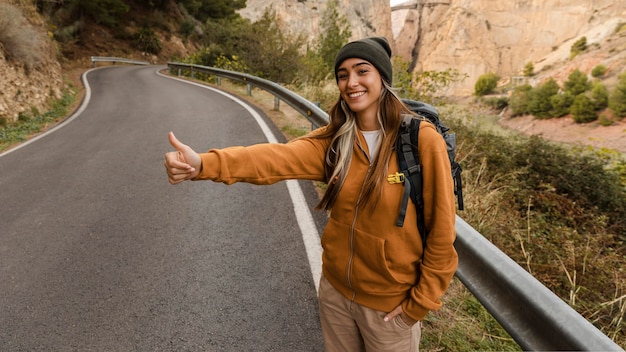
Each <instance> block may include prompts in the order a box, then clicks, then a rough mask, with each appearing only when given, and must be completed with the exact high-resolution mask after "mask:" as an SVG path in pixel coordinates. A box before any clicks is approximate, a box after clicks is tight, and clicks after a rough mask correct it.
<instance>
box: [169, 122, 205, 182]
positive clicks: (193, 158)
mask: <svg viewBox="0 0 626 352" xmlns="http://www.w3.org/2000/svg"><path fill="white" fill-rule="evenodd" d="M168 138H169V140H170V144H171V145H172V147H174V149H176V151H174V152H169V153H165V170H166V172H167V178H168V180H169V182H170V183H171V184H173V185H175V184H178V183H181V182H183V181H186V180H191V179H192V178H194V177H196V176H198V174H200V169H201V166H202V160H201V159H200V155H199V154H198V153H196V152H195V151H193V149H191V148H190V147H189V146H188V145H185V144H183V143H181V142H180V141H179V140H178V139H176V136H174V133H172V132H170V133H169V134H168Z"/></svg>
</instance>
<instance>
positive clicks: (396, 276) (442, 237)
mask: <svg viewBox="0 0 626 352" xmlns="http://www.w3.org/2000/svg"><path fill="white" fill-rule="evenodd" d="M324 128H326V127H322V128H321V129H319V130H316V131H313V132H311V133H310V134H309V135H307V136H304V137H301V138H298V139H295V140H293V141H291V142H289V143H286V144H258V145H253V146H248V147H229V148H224V149H219V150H218V149H212V150H209V151H208V152H207V153H203V154H200V156H201V159H202V170H201V172H200V175H199V176H198V177H197V178H196V179H203V180H212V181H216V182H223V183H225V184H232V183H235V182H249V183H253V184H272V183H276V182H278V181H281V180H287V179H307V180H315V181H325V180H324V160H325V157H326V149H327V148H328V147H329V145H330V139H319V138H312V137H311V136H313V135H316V134H319V133H320V131H321V130H322V129H324ZM368 155H369V153H368V149H367V143H366V142H365V139H364V138H363V135H362V134H361V133H359V134H358V140H357V141H356V142H355V144H354V149H353V156H352V162H351V165H350V168H349V171H348V175H347V178H346V181H345V183H344V185H343V187H342V188H341V190H340V193H339V196H338V198H337V201H336V202H335V204H334V206H333V208H332V209H331V211H330V214H329V220H328V224H327V225H326V228H325V229H324V232H323V234H322V238H321V241H322V248H323V250H324V251H323V255H322V262H323V264H322V272H323V274H324V276H325V277H326V278H327V279H328V281H329V282H330V283H331V284H332V285H333V287H335V288H336V289H337V290H338V291H340V292H341V293H342V294H343V295H344V296H345V297H346V298H347V299H350V300H354V302H356V303H358V304H361V305H363V306H366V307H369V308H372V309H375V310H379V311H383V312H390V311H391V310H393V309H394V308H395V307H397V306H398V305H399V304H402V307H403V310H404V312H405V313H406V314H407V315H409V316H410V317H411V318H413V319H415V320H422V319H423V318H424V317H425V316H426V314H427V313H428V312H429V311H430V310H437V309H439V308H440V307H441V301H440V297H441V296H442V295H443V294H444V293H445V291H446V289H447V288H448V286H449V284H450V281H451V279H452V277H453V275H454V273H455V271H456V268H457V265H458V257H457V253H456V251H455V249H454V246H453V244H454V240H455V236H456V233H455V228H454V222H455V216H456V212H455V204H454V191H453V181H452V178H451V176H450V175H451V171H450V162H449V160H448V156H447V150H446V145H445V142H444V141H443V138H442V137H441V136H440V135H439V134H438V133H437V131H436V130H435V128H434V126H432V125H431V124H429V123H422V124H421V128H420V133H419V155H420V161H421V165H422V173H423V184H424V191H423V195H424V203H425V209H424V218H425V221H426V226H427V228H428V229H429V230H430V232H429V235H428V239H427V245H426V251H425V253H424V256H423V260H422V250H423V246H422V241H421V239H420V235H419V232H418V230H417V221H416V218H417V215H416V211H415V207H414V205H413V204H412V202H409V206H408V208H407V211H406V214H407V215H406V218H405V222H404V226H403V227H398V226H396V219H397V216H398V211H399V207H400V202H401V199H402V195H403V191H404V186H403V185H402V184H399V183H396V184H391V183H388V182H385V183H384V186H383V191H382V196H381V198H380V201H379V202H378V204H377V205H376V206H375V208H372V206H371V205H367V204H366V205H363V204H361V205H358V206H357V203H358V199H359V197H360V195H361V192H362V187H363V182H364V180H365V176H366V174H367V173H368V172H369V169H370V161H369V157H368ZM397 171H398V164H397V160H396V158H395V156H392V158H391V160H390V161H389V169H388V174H394V173H396V172H397Z"/></svg>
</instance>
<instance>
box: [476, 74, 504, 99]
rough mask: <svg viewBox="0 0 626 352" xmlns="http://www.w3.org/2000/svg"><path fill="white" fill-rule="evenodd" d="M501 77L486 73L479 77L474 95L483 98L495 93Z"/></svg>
mask: <svg viewBox="0 0 626 352" xmlns="http://www.w3.org/2000/svg"><path fill="white" fill-rule="evenodd" d="M499 79H500V77H498V75H496V74H495V73H493V72H489V73H485V74H484V75H481V76H480V77H478V80H477V81H476V84H475V85H474V94H475V95H477V96H483V95H487V94H490V93H493V91H494V90H495V89H496V87H497V86H498V80H499Z"/></svg>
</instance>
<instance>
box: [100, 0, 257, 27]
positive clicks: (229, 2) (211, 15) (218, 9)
mask: <svg viewBox="0 0 626 352" xmlns="http://www.w3.org/2000/svg"><path fill="white" fill-rule="evenodd" d="M88 1H89V0H88ZM177 2H178V3H181V4H183V6H184V7H185V9H187V11H188V12H189V14H190V15H192V16H193V17H195V18H196V19H198V20H200V21H201V22H205V21H206V20H208V19H220V18H231V17H233V16H238V15H237V12H236V11H237V10H239V9H243V8H245V7H246V0H179V1H177Z"/></svg>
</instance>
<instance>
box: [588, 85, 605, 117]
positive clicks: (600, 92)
mask: <svg viewBox="0 0 626 352" xmlns="http://www.w3.org/2000/svg"><path fill="white" fill-rule="evenodd" d="M591 101H592V103H593V107H594V109H595V110H596V111H599V110H603V109H605V108H606V107H607V106H609V91H608V90H607V89H606V86H605V85H604V84H602V82H599V81H594V82H593V83H591Z"/></svg>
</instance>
